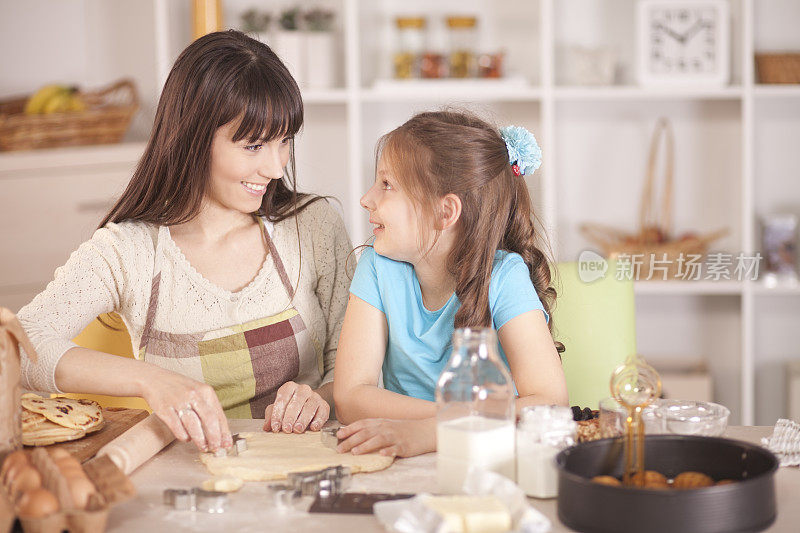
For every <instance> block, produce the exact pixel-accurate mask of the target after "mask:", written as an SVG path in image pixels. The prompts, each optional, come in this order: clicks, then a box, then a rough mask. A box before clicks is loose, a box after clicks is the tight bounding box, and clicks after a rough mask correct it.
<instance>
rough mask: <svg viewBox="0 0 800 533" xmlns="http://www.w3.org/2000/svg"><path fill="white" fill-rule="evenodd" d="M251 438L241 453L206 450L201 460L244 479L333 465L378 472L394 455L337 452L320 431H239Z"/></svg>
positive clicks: (224, 473)
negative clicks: (219, 455)
mask: <svg viewBox="0 0 800 533" xmlns="http://www.w3.org/2000/svg"><path fill="white" fill-rule="evenodd" d="M239 436H240V437H244V438H245V439H247V450H245V451H244V452H242V453H240V454H239V455H230V456H225V457H215V456H214V454H211V453H204V454H202V455H201V456H200V460H201V461H203V463H204V464H205V465H206V468H207V469H208V471H209V472H210V473H211V474H213V475H215V476H230V477H238V478H239V479H242V480H244V481H274V480H278V479H286V477H287V474H289V473H290V472H302V471H307V470H321V469H323V468H327V467H329V466H337V465H343V466H349V467H350V468H351V471H352V473H354V474H355V473H358V472H375V471H378V470H383V469H385V468H388V467H389V465H391V464H392V461H394V458H393V457H388V456H384V455H379V454H377V453H370V454H364V455H353V454H352V453H336V451H335V450H332V449H331V448H327V447H325V446H324V445H323V444H322V440H321V439H320V433H319V432H308V433H300V434H294V433H289V434H286V433H267V432H266V431H262V432H252V433H251V432H247V433H239Z"/></svg>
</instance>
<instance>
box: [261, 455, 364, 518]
mask: <svg viewBox="0 0 800 533" xmlns="http://www.w3.org/2000/svg"><path fill="white" fill-rule="evenodd" d="M351 479H352V476H351V471H350V468H349V467H346V466H341V465H339V466H332V467H330V468H323V469H322V470H312V471H308V472H292V473H290V474H289V475H288V476H287V479H286V483H274V484H272V485H268V486H267V490H268V491H269V492H270V494H271V495H272V499H273V502H274V504H275V507H278V508H287V507H291V506H292V505H293V504H294V502H295V501H297V500H299V499H300V498H301V497H303V496H311V497H319V498H330V497H333V496H337V495H339V494H344V492H345V490H347V487H348V486H349V485H350V480H351Z"/></svg>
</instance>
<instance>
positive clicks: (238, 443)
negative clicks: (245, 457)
mask: <svg viewBox="0 0 800 533" xmlns="http://www.w3.org/2000/svg"><path fill="white" fill-rule="evenodd" d="M231 437H232V438H233V445H232V446H231V447H230V448H220V449H219V450H217V451H215V452H214V457H225V456H226V455H239V454H240V453H242V452H243V451H245V450H246V449H247V439H245V438H244V437H240V436H239V434H238V433H234V434H233V435H231Z"/></svg>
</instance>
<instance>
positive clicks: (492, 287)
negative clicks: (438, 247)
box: [350, 248, 550, 400]
mask: <svg viewBox="0 0 800 533" xmlns="http://www.w3.org/2000/svg"><path fill="white" fill-rule="evenodd" d="M350 292H351V293H352V294H354V295H355V296H357V297H359V298H361V299H362V300H364V301H365V302H367V303H368V304H370V305H372V306H373V307H375V308H376V309H378V310H379V311H381V312H382V313H383V314H384V315H386V323H387V324H388V329H389V342H388V346H387V347H386V355H385V357H384V360H383V385H384V387H386V389H388V390H390V391H394V392H397V393H400V394H404V395H406V396H412V397H414V398H422V399H424V400H434V391H435V390H436V382H437V380H438V379H439V374H441V372H442V370H443V369H444V366H445V364H447V361H448V359H450V352H451V351H452V337H453V324H454V320H455V316H456V311H458V309H459V307H461V302H460V301H459V299H458V297H456V294H455V293H453V294H452V296H450V299H449V300H448V301H447V303H446V304H444V305H443V306H442V307H441V308H440V309H438V310H436V311H429V310H428V309H426V308H425V306H424V305H423V304H422V291H421V289H420V286H419V280H417V275H416V273H415V271H414V267H413V266H412V265H411V264H410V263H404V262H402V261H395V260H393V259H389V258H387V257H384V256H382V255H380V254H378V253H375V250H374V249H373V248H367V249H366V250H365V251H364V253H363V254H362V255H361V259H360V260H359V261H358V265H357V266H356V272H355V274H354V276H353V282H352V284H351V285H350ZM489 309H490V311H491V313H492V323H493V326H494V329H495V330H499V329H500V328H501V327H503V325H504V324H505V323H506V322H508V321H509V320H511V319H512V318H514V317H516V316H519V315H521V314H522V313H526V312H528V311H532V310H535V309H539V310H541V311H542V312H544V307H543V306H542V302H541V300H539V296H538V295H537V294H536V289H534V287H533V282H531V278H530V271H529V270H528V265H526V264H525V262H524V261H523V260H522V257H521V256H520V255H519V254H516V253H513V252H507V251H504V250H498V251H497V253H495V256H494V264H493V266H492V278H491V281H490V282H489ZM545 318H546V319H547V320H548V321H549V320H550V317H549V316H547V313H545ZM500 357H501V358H502V359H503V362H504V363H505V364H506V366H508V359H507V358H506V355H505V353H504V352H503V349H502V347H501V348H500Z"/></svg>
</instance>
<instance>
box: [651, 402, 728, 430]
mask: <svg viewBox="0 0 800 533" xmlns="http://www.w3.org/2000/svg"><path fill="white" fill-rule="evenodd" d="M656 409H657V410H658V412H659V413H660V415H661V418H663V420H664V429H665V431H666V432H667V433H673V434H676V435H701V436H704V437H719V436H720V435H722V434H723V433H724V432H725V429H726V428H727V427H728V417H729V416H730V414H731V412H730V410H729V409H728V408H727V407H725V406H724V405H720V404H718V403H711V402H699V401H694V400H658V402H657V406H656Z"/></svg>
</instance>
